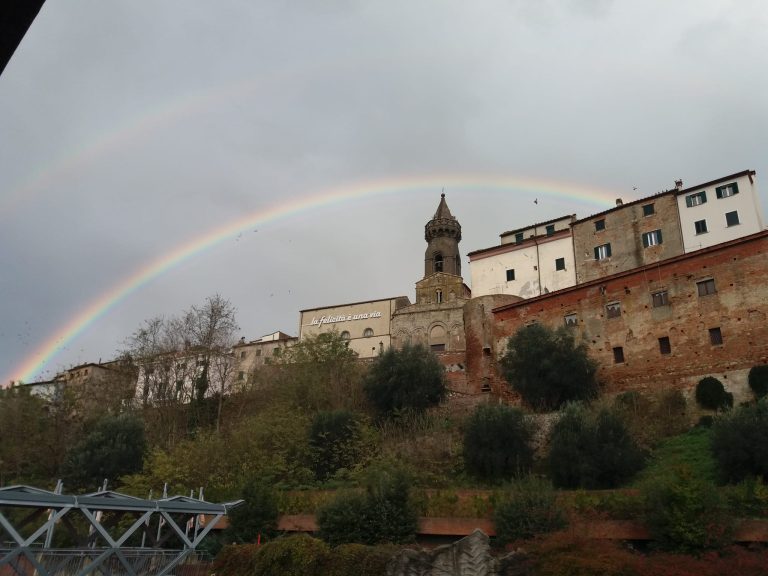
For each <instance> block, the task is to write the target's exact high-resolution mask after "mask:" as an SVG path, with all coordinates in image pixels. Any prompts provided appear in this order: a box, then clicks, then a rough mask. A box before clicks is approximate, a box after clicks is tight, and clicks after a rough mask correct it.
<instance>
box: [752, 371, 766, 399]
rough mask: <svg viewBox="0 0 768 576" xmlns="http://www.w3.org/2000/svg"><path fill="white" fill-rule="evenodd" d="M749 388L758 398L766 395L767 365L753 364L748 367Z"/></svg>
mask: <svg viewBox="0 0 768 576" xmlns="http://www.w3.org/2000/svg"><path fill="white" fill-rule="evenodd" d="M749 388H750V390H752V393H753V394H754V395H755V398H757V399H758V400H760V399H761V398H763V397H765V396H766V395H768V365H763V366H753V367H752V368H751V369H750V371H749Z"/></svg>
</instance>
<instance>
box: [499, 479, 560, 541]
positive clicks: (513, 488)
mask: <svg viewBox="0 0 768 576" xmlns="http://www.w3.org/2000/svg"><path fill="white" fill-rule="evenodd" d="M493 521H494V524H495V526H496V538H497V541H498V542H499V543H500V544H506V543H507V542H511V541H513V540H520V539H524V538H532V537H533V536H536V535H537V534H545V533H547V532H553V531H555V530H559V529H560V528H563V527H564V526H565V516H564V515H563V512H562V510H561V509H560V507H559V506H558V505H557V501H556V496H555V491H554V490H553V489H552V485H551V484H550V483H549V482H546V481H544V480H541V479H538V478H534V477H531V476H528V477H527V478H524V479H522V480H519V481H517V482H515V483H513V484H511V485H510V486H509V488H508V489H507V491H506V493H505V494H504V496H503V497H502V500H501V501H500V502H499V503H498V504H497V505H496V508H495V510H494V513H493Z"/></svg>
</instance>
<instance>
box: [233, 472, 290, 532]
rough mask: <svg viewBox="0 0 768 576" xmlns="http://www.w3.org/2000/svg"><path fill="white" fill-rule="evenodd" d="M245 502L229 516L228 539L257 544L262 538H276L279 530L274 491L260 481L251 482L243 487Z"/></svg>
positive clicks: (242, 495) (242, 494)
mask: <svg viewBox="0 0 768 576" xmlns="http://www.w3.org/2000/svg"><path fill="white" fill-rule="evenodd" d="M241 498H242V499H243V500H244V502H243V503H242V504H241V505H240V506H238V507H237V508H233V509H232V510H231V511H230V512H229V514H228V515H227V516H228V518H229V528H227V531H226V532H227V534H226V537H227V539H228V540H229V541H230V542H239V543H247V542H255V541H256V540H257V539H258V536H259V534H261V536H262V537H266V538H270V537H272V536H274V534H275V531H276V529H277V514H278V511H277V500H276V498H275V493H274V492H273V491H272V489H271V488H270V487H269V486H267V485H266V484H263V483H261V482H258V481H254V480H252V481H249V482H247V483H246V485H245V486H244V487H243V490H242V493H241Z"/></svg>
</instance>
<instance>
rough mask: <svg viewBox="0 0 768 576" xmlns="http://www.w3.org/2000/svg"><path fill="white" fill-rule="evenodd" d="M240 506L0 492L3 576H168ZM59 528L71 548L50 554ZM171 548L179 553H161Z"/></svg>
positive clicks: (108, 494) (20, 489)
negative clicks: (170, 545) (171, 545)
mask: <svg viewBox="0 0 768 576" xmlns="http://www.w3.org/2000/svg"><path fill="white" fill-rule="evenodd" d="M242 502H243V501H242V500H237V501H235V502H227V503H224V504H214V503H211V502H204V501H202V500H196V499H194V498H191V497H186V496H173V497H170V498H162V499H160V500H144V499H141V498H136V497H134V496H128V495H127V494H120V493H119V492H112V491H110V490H103V491H99V492H93V493H91V494H85V495H79V496H73V495H65V494H60V493H58V490H57V492H50V491H48V490H41V489H39V488H33V487H31V486H9V487H7V488H0V574H6V573H7V574H16V575H18V576H27V574H32V573H34V572H35V571H36V573H37V574H39V575H40V576H57V575H64V574H66V575H67V576H69V575H70V574H71V575H77V576H85V575H87V574H103V575H107V574H109V575H114V574H125V575H126V576H142V575H146V574H152V575H155V576H165V575H169V574H172V573H173V572H172V570H173V569H174V568H175V567H176V566H178V565H179V564H180V563H181V562H182V561H183V560H185V559H186V558H187V557H188V556H190V554H192V553H193V552H194V551H195V549H196V548H197V546H198V545H199V544H200V543H201V542H202V541H203V539H204V538H205V537H206V536H207V535H208V533H209V532H210V531H211V529H212V528H213V527H214V526H215V525H216V523H217V522H218V521H219V519H220V518H221V517H222V516H224V515H225V514H226V513H227V512H228V511H229V510H231V509H232V508H234V507H236V506H238V505H240V504H241V503H242ZM62 527H63V528H64V530H65V532H64V534H63V539H64V540H66V541H67V543H68V544H69V543H71V544H72V545H71V546H70V547H67V548H53V547H52V542H53V539H54V530H56V529H60V528H62ZM163 532H164V533H165V534H163ZM4 534H7V537H4ZM8 539H9V540H8ZM169 540H170V541H174V542H177V543H180V548H163V545H164V544H166V543H167V542H168V541H169ZM139 541H140V545H137V544H138V543H139ZM8 569H10V572H8Z"/></svg>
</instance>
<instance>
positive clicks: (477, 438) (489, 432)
mask: <svg viewBox="0 0 768 576" xmlns="http://www.w3.org/2000/svg"><path fill="white" fill-rule="evenodd" d="M532 441H533V427H532V426H531V423H530V422H529V421H528V420H527V419H526V418H525V415H524V414H523V413H522V411H520V410H518V409H517V408H511V407H509V406H505V405H503V404H498V405H487V404H485V405H481V406H478V408H477V410H475V412H474V413H473V414H472V416H471V417H470V419H469V422H468V423H467V428H466V431H465V433H464V466H465V468H466V469H467V471H468V472H470V473H471V474H474V475H475V476H478V477H480V478H485V479H488V480H504V479H509V478H512V477H515V478H517V477H520V476H524V475H525V474H527V473H528V472H529V471H530V469H531V465H532V464H533V447H532Z"/></svg>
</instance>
